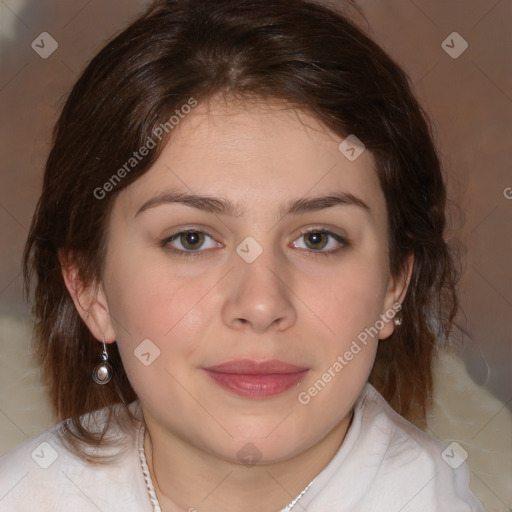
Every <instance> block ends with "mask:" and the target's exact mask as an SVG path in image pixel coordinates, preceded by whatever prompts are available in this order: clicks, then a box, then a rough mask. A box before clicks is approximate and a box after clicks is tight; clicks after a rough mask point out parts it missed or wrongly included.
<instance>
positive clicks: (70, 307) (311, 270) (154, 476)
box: [0, 0, 483, 512]
mask: <svg viewBox="0 0 512 512" xmlns="http://www.w3.org/2000/svg"><path fill="white" fill-rule="evenodd" d="M445 201H446V194H445V187H444V184H443V179H442V175H441V171H440V165H439V160H438V157H437V154H436V151H435V148H434V145H433V143H432V140H431V136H430V132H429V127H428V124H427V121H426V119H425V117H424V115H423V114H422V111H421V108H420V107H419V105H418V104H417V102H416V100H415V99H414V97H413V95H412V93H411V89H410V86H409V84H408V81H407V78H406V76H405V74H404V72H403V71H402V70H401V69H400V68H399V67H398V66H397V65H396V64H395V63H394V62H393V61H392V60H391V59H390V58H389V57H388V56H387V55H386V54H385V53H384V52H383V51H382V50H381V49H380V48H379V47H378V46H376V45H375V43H373V42H372V41H370V40H369V39H368V38H367V37H366V36H365V35H363V34H362V33H361V32H360V31H359V30H358V29H357V28H355V27H354V26H353V25H352V24H351V23H350V22H349V21H348V20H347V19H346V18H345V17H344V16H342V15H341V14H339V13H337V12H334V11H333V10H330V9H328V8H326V7H323V6H320V5H317V4H315V3H309V2H305V1H294V2H289V1H286V0H278V1H274V0H272V1H269V0H254V1H250V2H239V1H234V0H218V1H214V2H212V1H211V0H208V1H206V0H182V1H179V0H176V1H159V2H155V3H154V4H153V5H152V6H151V7H150V8H149V9H148V11H147V12H146V13H145V14H144V15H143V16H142V17H141V18H140V19H138V20H136V21H135V22H134V23H133V24H132V25H131V26H130V27H128V28H127V29H126V30H125V31H124V32H123V33H121V34H120V35H119V36H117V37H116V38H115V39H114V40H113V41H112V42H110V43H109V44H108V45H107V46H106V47H105V48H104V49H103V50H102V51H101V52H100V53H99V54H98V55H97V56H96V57H95V58H94V59H93V61H92V62H91V63H90V64H89V65H88V67H87V68H86V70H85V71H84V73H83V75H82V76H81V77H80V79H79V80H78V82H77V83H76V85H75V86H74V88H73V90H72V92H71V94H70V96H69V98H68V100H67V102H66V105H65V107H64V110H63V112H62V114H61V116H60V119H59V121H58V124H57V127H56V131H55V138H54V143H53V147H52V151H51V153H50V156H49V158H48V162H47V166H46V171H45V179H44V184H43V191H42V195H41V198H40V201H39V204H38V207H37V211H36V213H35V215H34V219H33V223H32V227H31V230H30V234H29V238H28V241H27V246H26V251H25V262H24V263H25V275H26V282H27V286H30V283H32V282H34V284H35V305H34V313H35V316H36V322H37V339H38V342H39V348H40V352H39V353H40V357H41V363H42V366H43V369H44V371H45V374H46V376H47V380H48V384H49V390H50V393H51V396H52V398H53V403H54V405H55V410H56V413H57V416H58V417H59V419H60V420H62V422H61V423H59V424H58V425H57V426H55V427H53V428H52V429H50V430H49V431H47V432H45V433H43V434H41V435H40V436H38V437H36V438H34V439H32V440H29V441H27V442H26V443H24V444H23V445H21V446H20V447H18V448H16V449H15V450H13V451H12V452H10V453H9V454H7V455H6V456H4V457H3V458H2V461H1V462H0V474H1V476H2V478H1V482H2V483H1V484H0V495H2V496H4V498H3V500H2V501H3V506H4V507H6V510H24V509H25V508H26V507H27V506H28V504H29V503H31V504H32V503H38V510H64V509H65V510H69V509H72V510H97V509H99V510H109V511H114V510H120V511H121V510H122V511H127V510H133V511H142V510H147V511H150V510H163V511H166V512H167V511H175V510H179V511H183V510H188V511H194V510H197V511H201V512H203V511H205V512H208V511H217V510H223V511H235V510H236V511H238V510H249V511H253V510H254V511H262V510H263V511H269V512H271V511H279V510H291V509H295V510H297V509H298V508H299V507H302V508H303V509H306V510H308V511H309V512H320V511H322V512H325V510H335V511H355V510H365V511H381V510H382V511H390V510H396V511H398V510H402V511H406V510H414V511H441V510H450V511H451V512H453V511H469V510H471V511H475V510H476V511H479V510H483V509H482V507H481V504H480V503H479V502H478V500H477V499H476V498H475V496H474V495H473V494H472V493H471V491H470V490H469V487H468V480H469V475H468V470H467V467H466V466H465V465H464V464H460V465H458V466H457V467H456V468H454V467H451V466H450V465H448V464H447V463H446V462H445V459H443V450H444V446H442V445H441V444H440V443H439V442H438V441H436V440H433V439H431V438H429V437H428V436H427V435H426V434H424V433H423V432H422V431H421V430H419V429H418V428H416V427H415V426H414V425H413V423H415V424H416V425H420V426H421V425H422V424H424V420H425V415H426V411H427V409H428V406H429V400H430V397H431V392H432V377H431V373H430V363H431V359H432V356H433V353H434V350H435V345H436V342H437V340H438V339H440V338H443V337H447V336H448V334H449V332H450V327H451V322H452V320H453V317H454V315H455V312H456V309H457V299H456V295H455V283H456V278H457V276H456V272H455V268H454V263H453V261H452V259H451V257H450V254H449V252H448V249H447V246H446V244H445V242H444V240H443V231H444V227H445V214H444V208H445ZM434 326H436V327H434Z"/></svg>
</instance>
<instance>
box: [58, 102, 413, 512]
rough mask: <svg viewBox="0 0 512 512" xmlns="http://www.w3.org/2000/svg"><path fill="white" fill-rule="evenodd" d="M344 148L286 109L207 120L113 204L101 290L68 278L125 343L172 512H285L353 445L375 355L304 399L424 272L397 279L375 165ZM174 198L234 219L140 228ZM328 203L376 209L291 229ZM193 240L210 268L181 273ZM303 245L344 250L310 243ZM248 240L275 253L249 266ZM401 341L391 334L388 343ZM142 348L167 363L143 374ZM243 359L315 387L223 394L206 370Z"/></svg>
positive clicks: (179, 207)
mask: <svg viewBox="0 0 512 512" xmlns="http://www.w3.org/2000/svg"><path fill="white" fill-rule="evenodd" d="M341 140H342V138H340V137H339V136H337V135H335V134H334V133H332V132H330V131H329V130H327V129H326V128H325V127H324V126H323V125H322V124H320V123H319V122H318V121H317V120H316V119H314V118H312V117H310V116H308V115H306V114H305V113H304V112H301V111H297V110H292V109H290V108H285V107H284V106H283V105H277V104H272V103H268V102H264V101H258V102H256V103H252V104H250V105H249V104H237V103H230V104H229V105H227V104H226V103H225V102H222V101H221V100H220V99H216V100H214V101H212V102H210V103H209V104H208V105H206V104H201V105H199V106H198V107H196V108H195V109H193V110H192V112H191V113H190V114H188V115H187V117H186V118H185V119H184V120H182V121H181V122H180V124H179V126H178V127H177V128H175V130H174V131H173V133H172V137H171V139H170V142H169V143H168V144H167V146H166V147H165V149H164V151H163V153H162V154H161V155H160V157H159V159H158V160H157V161H156V163H155V164H154V165H153V166H152V168H151V169H150V170H149V171H148V172H147V173H145V174H144V175H143V176H142V177H140V178H139V179H138V180H137V181H135V182H134V183H133V184H131V185H130V186H129V187H127V188H125V189H124V190H123V191H122V192H121V193H120V194H119V195H118V197H117V198H116V199H115V204H114V207H113V210H112V214H111V217H110V219H109V235H108V236H109V238H108V246H107V253H106V261H105V269H104V273H103V276H102V281H101V282H97V283H90V284H87V285H84V284H82V283H80V282H77V278H76V275H77V272H76V268H74V267H73V265H72V264H69V265H63V274H64V277H65V280H66V284H67V286H68V289H69V291H70V293H71V295H72V296H73V299H74V301H75V304H76V306H77V309H78V311H79V312H80V314H81V316H82V318H83V319H84V321H85V322H86V323H87V325H88V327H89V328H90V330H91V332H92V333H93V335H94V336H95V337H96V338H97V339H98V340H100V341H101V340H102V339H103V338H104V339H105V341H106V342H107V343H112V342H114V341H116V342H117V344H118V346H119V350H120V353H121V357H122V360H123V364H124V366H125V369H126V371H127V373H128V376H129V378H130V381H131V383H132V386H133V387H134V389H135V391H136V392H137V395H138V396H139V398H140V400H141V402H142V405H143V411H144V416H145V419H146V424H147V431H148V435H147V436H146V442H145V451H146V454H147V457H148V463H149V467H150V470H151V474H152V477H153V482H154V484H155V487H156V491H157V495H158V498H159V500H160V504H161V506H162V508H163V510H164V511H170V510H189V509H192V507H194V508H195V509H197V510H198V511H201V512H209V511H218V510H224V511H226V512H230V511H239V510H242V509H243V510H246V511H259V512H261V511H262V510H263V511H268V512H272V511H277V510H280V509H281V507H284V506H286V505H287V504H288V503H289V502H290V501H291V500H292V499H293V498H294V497H295V496H296V495H297V494H299V493H300V491H301V490H302V489H303V488H304V487H305V486H306V485H307V484H308V483H309V482H310V481H311V480H312V479H313V478H314V477H315V476H316V475H317V474H318V473H319V472H320V471H321V470H322V469H323V468H324V467H325V466H326V465H327V464H328V462H329V461H330V460H331V459H332V457H333V456H334V455H335V453H336V452H337V450H338V449H339V447H340V445H341V443H342V441H343V439H344V437H345V434H346V432H347V429H348V427H349V424H350V419H351V409H352V407H353V404H354V402H355V400H356V399H357V397H358V395H359V393H360V392H361V390H362V388H363V386H364V384H365V382H366V381H367V378H368V375H369V373H370V371H371V368H372V365H373V362H374V359H375V354H376V349H377V343H379V340H378V339H377V337H375V338H374V339H372V340H370V342H369V343H368V344H367V346H366V347H363V348H362V350H361V351H360V352H359V353H358V354H357V355H356V356H354V358H353V359H352V360H351V361H350V362H349V363H348V364H347V365H346V366H345V367H344V368H343V371H341V372H339V373H337V374H336V377H335V378H333V379H332V380H331V382H329V383H328V384H327V385H326V386H325V388H324V389H323V390H322V391H321V392H320V393H318V395H317V396H315V397H313V398H312V399H311V400H310V402H309V403H308V404H306V405H305V404H301V403H300V402H299V400H298V394H299V393H300V392H301V391H307V389H308V388H310V387H311V386H312V384H313V383H314V382H315V381H317V380H318V379H319V378H320V377H321V375H322V374H323V373H324V372H325V371H326V370H327V369H328V368H329V367H332V365H333V364H334V362H335V361H336V360H337V357H338V356H339V355H342V354H344V353H345V352H346V351H347V350H348V349H349V347H350V345H351V343H352V341H353V340H354V339H356V337H357V335H358V334H359V333H361V332H362V331H363V330H364V329H365V328H366V327H370V326H373V325H374V324H375V322H376V321H377V320H378V319H379V316H380V315H383V314H384V313H385V312H386V311H388V310H389V309H390V308H392V306H393V304H396V303H401V302H402V300H403V297H404V295H405V292H406V289H407V285H408V280H409V277H410V269H411V267H412V260H411V261H409V267H408V268H409V270H408V272H407V275H404V276H398V277H396V278H393V277H392V276H391V275H390V271H389V267H388V257H387V214H386V202H385V198H384V195H383V193H382V190H381V189H380V185H379V182H378V179H377V174H376V172H375V169H374V166H375V162H374V159H373V157H372V155H371V154H370V152H369V151H364V152H363V153H362V154H361V155H360V156H359V157H358V158H357V159H356V160H355V161H349V160H348V159H347V158H345V156H343V155H342V154H341V153H340V151H339V149H338V145H339V143H340V142H341ZM171 189H173V190H178V191H181V192H186V193H195V194H201V195H208V196H210V197H217V198H220V197H222V198H225V199H228V200H230V201H231V202H233V203H235V204H238V205H239V210H240V211H239V212H237V213H238V215H236V216H234V215H230V214H228V213H222V214H221V213H212V212H206V211H202V210H200V209H198V208H194V207H191V206H187V205H184V204H178V203H170V204H160V205H157V206H154V207H151V208H147V209H145V210H144V211H142V212H140V213H138V214H137V212H138V210H139V209H140V208H141V206H142V205H143V204H144V203H145V202H146V201H148V200H150V199H151V198H154V197H155V196H157V195H158V194H161V193H162V192H164V191H168V190H171ZM334 191H342V192H344V193H348V194H352V195H353V196H355V197H357V198H359V199H360V200H361V201H363V202H364V203H365V204H366V205H367V206H368V209H365V208H362V207H360V206H357V205H353V204H344V205H336V206H331V207H328V208H323V209H320V210H318V211H310V212H305V213H300V214H294V213H290V214H288V215H286V216H284V217H282V218H279V209H280V208H281V207H282V206H283V205H285V204H286V203H287V202H289V201H292V200H295V199H298V198H301V197H307V198H312V197H318V196H323V195H329V194H332V193H333V192H334ZM190 228H192V229H196V230H197V229H200V230H204V231H206V232H207V233H208V235H210V236H205V237H204V239H201V238H200V239H199V241H197V239H196V241H195V242H193V245H192V250H193V251H195V253H200V256H199V257H187V256H186V254H185V255H183V254H184V252H185V251H186V250H187V247H186V246H185V245H183V244H184V243H185V244H186V242H187V239H186V237H185V236H183V237H181V239H180V237H178V238H177V239H175V240H174V241H169V242H168V243H167V245H165V244H162V243H161V242H162V240H165V239H168V238H169V237H171V236H172V235H175V234H177V233H180V232H181V231H183V230H184V229H190ZM309 228H316V229H318V228H325V229H327V230H329V231H331V232H332V233H334V234H335V235H338V236H340V237H342V238H344V239H345V240H347V242H348V243H346V244H344V243H340V242H338V241H337V240H336V239H335V238H334V237H333V236H324V237H320V238H318V236H317V237H316V238H315V237H314V236H313V239H312V237H311V235H309V237H308V235H301V232H302V231H303V230H305V229H309ZM313 231H314V229H313ZM248 236H250V237H252V238H253V239H254V240H256V241H257V243H258V244H259V245H260V246H261V248H262V250H263V252H262V253H261V254H260V255H259V256H258V257H257V258H256V260H255V261H253V262H252V263H247V262H246V261H244V259H242V258H241V257H240V256H239V254H238V253H237V252H236V248H237V246H238V245H239V244H240V243H241V242H242V241H243V240H244V239H245V238H246V237H248ZM194 244H195V245H194ZM201 244H202V245H201ZM169 247H174V248H175V249H176V250H177V251H180V250H181V251H182V252H181V253H179V254H178V253H174V252H172V251H171V250H170V249H169ZM335 249H340V250H339V251H338V252H336V253H331V254H328V255H325V254H321V253H322V252H323V253H326V252H329V251H330V250H335ZM188 250H189V253H188V254H190V252H191V249H190V245H189V246H188ZM393 328H394V325H393V322H392V321H389V322H386V323H385V325H384V326H383V328H382V329H381V330H380V333H379V336H378V338H380V339H382V340H384V339H385V338H387V337H388V336H389V335H390V334H391V333H392V332H393ZM147 338H149V339H150V340H151V341H152V343H154V344H155V345H156V346H157V347H158V348H159V350H160V356H159V357H158V358H157V359H156V360H154V362H153V363H152V364H151V365H149V366H144V365H143V364H141V362H140V361H139V360H138V359H137V358H136V357H135V356H134V350H135V349H136V347H137V346H138V345H139V344H140V343H141V341H142V340H144V339H147ZM382 342H384V343H385V341H382ZM241 358H250V359H255V360H268V359H280V360H282V361H286V362H289V363H292V364H296V365H300V366H306V367H307V368H308V369H309V372H308V374H307V375H306V377H305V378H304V379H303V381H302V382H301V383H300V385H299V387H293V388H291V389H290V390H288V391H286V392H284V393H282V394H280V395H278V396H274V397H271V398H266V399H254V398H243V397H240V396H238V395H235V394H233V393H231V392H229V391H226V390H225V389H223V388H221V387H219V386H218V385H217V384H216V383H215V382H214V381H213V380H212V379H211V378H210V377H209V376H208V375H206V374H205V373H204V372H203V370H202V368H204V367H208V366H211V365H214V364H219V363H221V362H225V361H230V360H233V359H241ZM247 443H252V444H253V445H255V446H256V447H257V449H258V451H259V453H260V456H261V459H260V460H259V461H258V463H257V464H256V465H254V466H247V465H246V464H244V463H243V461H242V460H241V459H240V455H239V452H240V450H241V449H242V453H243V447H244V446H245V445H246V444H247ZM245 449H247V448H245ZM192 510H193V509H192Z"/></svg>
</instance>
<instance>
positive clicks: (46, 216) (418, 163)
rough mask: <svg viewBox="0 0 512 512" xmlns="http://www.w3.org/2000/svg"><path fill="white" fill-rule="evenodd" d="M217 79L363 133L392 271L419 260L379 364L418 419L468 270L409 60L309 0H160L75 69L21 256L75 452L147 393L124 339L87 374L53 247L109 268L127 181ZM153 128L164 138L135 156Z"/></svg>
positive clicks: (40, 343)
mask: <svg viewBox="0 0 512 512" xmlns="http://www.w3.org/2000/svg"><path fill="white" fill-rule="evenodd" d="M219 95H223V96H224V97H225V98H226V99H228V101H231V100H235V99H238V100H256V101H258V100H277V101H278V102H280V104H284V105H287V106H289V107H291V108H296V109H301V110H302V111H304V112H307V113H309V114H310V115H312V116H314V117H315V118H316V119H318V120H319V121H321V122H322V123H323V125H325V126H326V127H327V128H328V129H329V130H331V131H332V132H334V133H335V134H337V135H339V136H340V137H342V138H344V137H346V136H348V135H349V134H355V135H356V136H357V137H358V138H359V139H360V140H361V141H362V142H363V143H364V145H365V147H366V149H367V150H369V151H370V152H371V153H372V154H373V156H374V158H375V161H376V164H377V170H376V172H377V173H378V178H379V183H380V186H381V188H382V191H383V193H384V196H385V199H386V204H387V211H388V226H389V229H388V257H389V267H390V271H391V274H392V275H393V276H399V275H401V274H402V273H403V272H404V271H405V268H406V262H407V259H408V257H409V256H410V255H413V256H414V264H413V269H412V275H411V279H410V283H409V287H408V291H407V294H406V296H405V298H404V301H403V303H402V311H401V315H402V325H401V326H400V327H399V328H397V329H395V331H394V333H393V334H392V335H391V336H390V337H389V338H388V339H387V340H386V341H384V342H381V343H379V345H378V350H377V356H376V360H375V364H374V367H373V370H372V372H371V374H370V377H369V380H370V382H371V383H372V384H373V385H374V386H375V387H376V388H377V390H378V391H379V392H380V393H381V394H382V395H383V396H384V397H385V399H386V400H387V401H388V402H389V403H390V405H391V406H392V407H393V408H394V409H395V410H396V411H397V412H398V413H399V414H401V415H402V416H404V417H405V418H407V419H409V420H411V421H413V422H422V421H424V420H425V417H426V412H427V410H428V406H429V405H430V403H431V397H432V388H433V383H432V374H431V362H432V358H433V355H434V353H435V348H436V344H437V343H438V341H439V340H447V339H448V336H449V334H450V331H451V329H452V325H453V320H454V317H455V314H456V312H457V306H458V304H457V295H456V284H457V281H458V272H457V269H456V265H455V263H454V258H453V257H452V255H451V254H450V251H449V248H448V246H447V244H446V242H445V240H444V238H443V236H444V231H445V228H446V217H445V206H446V190H445V185H444V182H443V177H442V172H441V166H440V162H439V158H438V155H437V152H436V149H435V146H434V143H433V135H432V128H431V125H430V122H429V121H428V118H427V116H426V115H425V113H424V112H423V110H422V108H421V107H420V105H419V104H418V102H417V100H416V99H415V97H414V95H413V92H412V86H411V84H410V82H409V79H408V77H407V75H406V74H405V72H404V71H403V70H402V69H401V68H400V67H399V66H398V65H397V64H396V63H395V62H394V61H393V60H392V59H391V58H390V57H389V56H388V55H387V54H386V53H385V52H384V51H383V50H382V49H381V48H380V47H379V46H378V45H377V44H376V43H374V42H373V41H372V40H371V39H369V38H368V37H367V36H366V35H365V34H364V33H363V32H362V31H361V30H360V29H359V28H357V27H356V25H355V24H354V23H353V22H351V21H350V20H349V19H348V17H347V16H345V15H344V14H342V13H341V12H338V11H337V10H334V9H332V8H329V7H327V6H325V5H320V4H318V3H315V2H312V1H305V0H293V1H290V0H248V1H244V2H240V1H239V0H161V1H157V2H154V3H153V4H152V5H151V6H150V7H149V9H148V10H147V11H146V12H145V13H144V14H143V15H142V16H141V17H139V18H138V19H136V20H135V21H134V22H133V23H132V24H131V25H130V26H129V27H128V28H127V29H126V30H124V31H123V32H121V33H120V34H119V35H117V36H116V37H115V38H114V39H113V40H112V41H111V42H109V43H108V44H107V45H106V46H105V47H104V48H103V49H102V50H101V51H100V52H99V53H98V54H97V55H96V56H95V57H94V58H93V60H92V61H91V62H90V63H89V64H88V66H87V67H86V69H85V70H84V72H83V73H82V75H81V76H80V78H79V79H78V81H77V82H76V84H75V85H74V87H73V89H72V91H71V93H70V95H69V97H68V99H67V101H66V103H65V105H64V107H63V110H62V113H61V115H60V117H59V119H58V122H57V124H56V126H55V129H54V134H53V143H52V149H51V152H50V154H49V157H48V160H47V163H46V168H45V174H44V183H43V190H42V194H41V197H40V199H39V202H38V204H37V208H36V211H35V214H34V217H33V220H32V224H31V227H30V232H29V236H28V240H27V243H26V247H25V252H24V256H23V270H24V278H25V289H26V293H27V294H30V293H31V291H33V294H34V302H33V313H34V316H35V338H36V341H37V354H38V357H39V359H40V363H41V366H42V369H43V375H44V378H45V382H46V383H47V385H48V387H49V392H50V395H51V399H52V403H53V405H54V408H55V412H56V415H57V417H58V418H59V419H61V420H64V419H68V422H67V423H66V425H67V427H66V431H65V432H66V433H65V436H67V438H68V442H69V443H70V444H71V445H72V446H73V448H74V449H75V450H76V451H77V452H79V450H80V446H90V445H94V444H98V443H99V442H100V441H101V437H100V438H98V436H96V435H94V434H93V433H92V432H90V431H89V430H87V429H86V428H85V427H84V426H83V424H82V423H81V420H80V417H81V416H82V415H84V414H85V413H89V412H92V411H96V410H98V409H101V408H104V407H108V408H109V410H110V411H112V410H113V409H114V408H113V407H110V406H114V405H115V404H120V405H121V406H122V405H124V406H125V407H124V409H127V407H126V406H127V404H129V403H130V402H131V401H133V400H135V399H136V398H137V397H136V394H135V392H134V390H133V389H132V387H131V385H130V382H129V380H128V378H127V375H126V373H125V371H124V369H123V366H122V362H121V359H120V356H119V352H118V349H117V346H116V344H115V343H113V344H111V345H110V347H109V357H110V361H111V364H112V366H113V370H114V371H113V377H112V380H111V382H110V383H109V384H108V385H104V386H98V385H97V384H95V383H94V382H93V380H92V379H91V370H92V368H93V367H94V365H95V364H96V363H97V362H98V356H99V352H100V350H99V345H98V341H97V340H96V339H95V338H94V337H93V336H92V334H91V333H90V331H89V329H88V328H87V326H86V325H85V323H84V322H83V321H82V319H81V318H80V316H79V314H78V312H77V310H76V308H75V306H74V303H73V301H72V298H71V296H70V294H69V292H68V290H67V288H66V286H65V283H64V279H63V276H62V272H61V262H60V260H59V251H64V253H66V254H68V255H71V257H72V260H73V262H74V263H76V265H77V267H78V274H79V278H80V280H81V282H82V283H84V284H87V283H91V282H94V281H98V282H99V281H101V277H102V271H103V265H104V256H105V248H106V242H107V236H108V222H109V215H110V211H111V209H112V206H113V203H114V201H115V199H116V196H117V194H118V193H119V192H120V191H121V190H123V189H124V188H125V187H127V186H128V185H130V184H131V183H132V182H134V181H135V180H137V179H138V178H139V177H140V176H141V175H142V174H144V173H145V172H146V171H147V170H148V169H150V167H151V166H152V164H153V163H154V162H155V160H156V159H157V157H158V156H159V154H160V152H161V150H162V149H163V147H164V146H165V144H166V143H167V142H168V140H169V139H170V136H171V134H172V130H171V129H170V125H169V119H170V118H171V116H173V115H174V114H175V113H176V110H180V109H181V108H182V107H183V106H184V105H187V104H189V105H191V104H192V103H193V101H197V102H198V103H201V102H203V103H204V102H207V101H209V100H211V99H214V98H215V97H218V96H219ZM165 123H167V125H166V124H165ZM163 126H165V127H166V130H165V133H163V132H164V130H162V127H163ZM158 127H160V130H158ZM160 132H161V135H162V136H161V137H160V138H159V137H157V136H156V133H160ZM149 138H151V139H152V141H153V142H154V148H153V149H151V150H150V151H148V154H147V156H145V157H144V158H141V159H140V161H137V162H136V165H133V166H130V167H133V168H130V169H128V168H127V166H126V162H128V161H130V158H132V157H133V152H134V151H137V150H138V149H139V148H141V147H143V146H146V145H148V140H149ZM132 163H133V162H132ZM123 166H124V167H123ZM121 169H124V170H125V171H126V172H124V173H122V172H121ZM116 174H117V177H118V178H119V179H117V178H116V180H115V182H114V181H113V179H114V175H116ZM121 177H122V179H120V178H121ZM107 183H110V186H108V185H107ZM98 191H101V193H100V192H98ZM106 191H108V194H107V193H106ZM32 287H33V290H32ZM109 421H110V419H109Z"/></svg>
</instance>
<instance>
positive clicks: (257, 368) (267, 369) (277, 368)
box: [205, 359, 309, 375]
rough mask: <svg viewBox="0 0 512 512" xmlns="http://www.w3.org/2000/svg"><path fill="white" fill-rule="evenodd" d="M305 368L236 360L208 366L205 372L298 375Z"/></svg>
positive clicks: (277, 363)
mask: <svg viewBox="0 0 512 512" xmlns="http://www.w3.org/2000/svg"><path fill="white" fill-rule="evenodd" d="M308 369H309V368H307V367H305V366H297V365H295V364H291V363H286V362H285V361H280V360H279V359H272V360H266V361H255V360H253V359H238V360H233V361H226V362H225V363H221V364H216V365H215V366H209V367H208V368H205V370H208V371H211V372H217V373H232V374H239V375H273V374H274V375H275V374H283V375H285V374H290V373H300V372H303V371H306V370H308Z"/></svg>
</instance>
